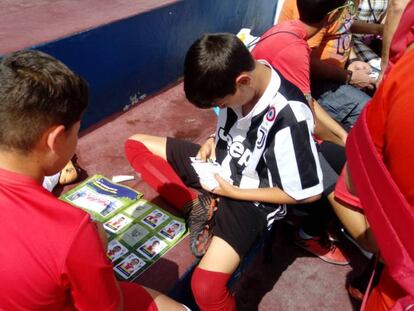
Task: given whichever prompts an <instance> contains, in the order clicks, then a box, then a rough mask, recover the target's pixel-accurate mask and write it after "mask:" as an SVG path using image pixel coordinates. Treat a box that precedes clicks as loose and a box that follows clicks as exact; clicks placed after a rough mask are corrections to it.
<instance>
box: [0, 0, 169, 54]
mask: <svg viewBox="0 0 414 311" xmlns="http://www.w3.org/2000/svg"><path fill="white" fill-rule="evenodd" d="M174 2H177V0H139V1H129V0H87V1H84V0H35V1H33V0H3V1H0V55H2V54H6V53H9V52H13V51H17V50H20V49H24V48H28V47H31V46H33V45H39V44H42V43H45V42H49V41H54V40H57V39H60V38H63V37H66V36H69V35H71V34H75V33H78V32H83V31H86V30H89V29H91V28H94V27H96V26H97V25H105V24H109V23H111V22H114V21H117V20H119V19H124V18H127V17H129V16H132V15H136V14H138V13H142V12H147V11H149V10H152V9H155V8H158V7H162V6H166V5H168V4H170V3H174ZM45 21H47V22H46V23H45Z"/></svg>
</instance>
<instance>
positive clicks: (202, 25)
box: [34, 0, 277, 128]
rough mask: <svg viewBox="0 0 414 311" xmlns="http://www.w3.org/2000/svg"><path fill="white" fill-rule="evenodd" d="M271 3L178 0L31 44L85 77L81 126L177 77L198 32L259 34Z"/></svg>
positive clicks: (271, 12)
mask: <svg viewBox="0 0 414 311" xmlns="http://www.w3.org/2000/svg"><path fill="white" fill-rule="evenodd" d="M276 4H277V2H276V1H270V0H254V1H248V0H185V1H177V2H176V3H174V4H172V5H169V6H166V7H163V8H159V9H155V10H153V11H150V12H146V13H142V14H139V15H136V16H133V17H130V18H127V19H124V20H120V21H117V22H114V23H111V24H108V25H103V26H100V27H97V28H95V29H92V30H90V31H87V32H83V33H80V34H76V35H73V36H70V37H67V38H64V39H61V40H58V41H54V42H50V43H47V44H45V45H42V46H37V47H34V48H36V49H40V50H42V51H45V52H47V53H49V54H51V55H53V56H55V57H57V58H58V59H60V60H62V61H63V62H64V63H66V64H67V65H68V66H69V67H71V68H72V69H74V70H75V71H77V72H78V73H80V74H81V75H82V76H83V77H85V78H86V79H87V80H88V82H89V84H90V87H91V102H90V106H89V107H88V110H87V112H86V115H85V119H84V128H85V127H89V126H90V125H93V124H95V123H96V122H98V121H100V120H102V119H103V118H105V117H107V116H110V115H111V114H113V113H115V112H119V111H122V110H123V109H124V107H125V106H127V105H129V104H130V103H131V101H135V100H136V99H139V98H140V97H141V96H143V95H144V96H148V95H151V94H154V93H155V92H157V91H159V90H161V89H163V88H165V87H166V86H167V85H169V84H171V83H173V82H174V81H176V80H177V79H178V78H179V77H180V76H181V75H182V64H183V60H184V55H185V52H186V50H187V48H188V47H189V46H190V44H191V43H192V42H193V41H194V40H195V39H196V38H197V37H198V36H200V34H202V33H204V32H233V33H236V32H237V31H238V30H239V29H240V28H242V27H248V28H252V30H253V33H254V34H261V33H262V32H263V31H264V30H265V29H266V28H268V27H270V26H271V25H272V22H273V15H274V12H275V8H276Z"/></svg>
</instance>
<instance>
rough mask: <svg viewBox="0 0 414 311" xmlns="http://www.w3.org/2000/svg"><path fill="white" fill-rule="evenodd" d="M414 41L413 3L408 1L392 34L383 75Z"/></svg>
mask: <svg viewBox="0 0 414 311" xmlns="http://www.w3.org/2000/svg"><path fill="white" fill-rule="evenodd" d="M413 41H414V1H409V2H408V4H407V6H406V8H405V10H404V13H403V14H402V15H401V18H400V23H399V24H398V28H397V30H396V31H395V33H394V36H393V38H392V41H391V47H390V57H389V61H388V66H387V70H386V73H385V74H388V72H389V71H390V70H391V68H392V67H393V66H394V65H395V63H396V62H397V61H398V60H399V59H400V58H401V56H402V55H403V54H404V52H405V49H406V48H407V47H408V46H409V45H410V44H411V43H412V42H413Z"/></svg>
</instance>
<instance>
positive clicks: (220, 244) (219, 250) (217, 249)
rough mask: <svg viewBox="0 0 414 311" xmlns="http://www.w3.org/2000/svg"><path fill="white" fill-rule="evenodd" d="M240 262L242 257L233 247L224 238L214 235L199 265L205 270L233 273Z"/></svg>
mask: <svg viewBox="0 0 414 311" xmlns="http://www.w3.org/2000/svg"><path fill="white" fill-rule="evenodd" d="M223 258H225V260H223ZM239 264H240V257H239V255H238V254H237V253H236V251H235V250H234V249H233V247H231V246H230V245H229V244H228V243H227V242H226V241H224V240H223V239H221V238H219V237H217V236H213V238H212V240H211V244H210V246H209V247H208V250H207V252H206V254H205V255H204V257H203V258H202V259H201V261H200V263H199V265H198V266H199V267H200V268H202V269H204V270H209V271H214V272H223V273H230V274H231V273H233V272H234V271H236V269H237V267H238V266H239Z"/></svg>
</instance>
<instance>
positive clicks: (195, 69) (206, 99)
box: [184, 33, 255, 108]
mask: <svg viewBox="0 0 414 311" xmlns="http://www.w3.org/2000/svg"><path fill="white" fill-rule="evenodd" d="M254 68H255V61H254V59H253V57H252V55H251V54H250V52H249V50H248V49H247V48H246V46H245V45H244V44H243V42H242V41H241V40H240V39H239V38H237V36H236V35H234V34H230V33H216V34H204V35H203V36H202V37H201V38H199V39H197V40H196V41H195V42H194V43H193V44H192V45H191V47H190V49H189V50H188V51H187V54H186V57H185V62H184V91H185V95H186V97H187V99H188V100H189V101H190V102H191V103H193V104H194V105H195V106H197V107H199V108H210V107H212V106H213V105H214V100H217V99H221V98H223V97H225V96H227V95H232V94H234V93H235V92H236V78H237V77H238V76H239V75H240V74H241V73H242V72H248V71H252V70H253V69H254Z"/></svg>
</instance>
